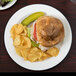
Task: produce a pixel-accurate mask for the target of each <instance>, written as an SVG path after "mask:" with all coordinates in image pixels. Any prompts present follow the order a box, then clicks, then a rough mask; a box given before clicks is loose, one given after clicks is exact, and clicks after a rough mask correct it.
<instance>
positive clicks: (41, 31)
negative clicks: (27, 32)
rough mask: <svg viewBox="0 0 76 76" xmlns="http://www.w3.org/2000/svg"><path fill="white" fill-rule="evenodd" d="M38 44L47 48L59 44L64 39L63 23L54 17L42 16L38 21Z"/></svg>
mask: <svg viewBox="0 0 76 76" xmlns="http://www.w3.org/2000/svg"><path fill="white" fill-rule="evenodd" d="M36 30H37V38H38V42H39V43H40V44H41V45H43V46H46V47H50V46H54V45H56V44H58V43H59V42H60V41H61V40H63V38H64V27H63V24H62V22H61V21H60V20H59V19H57V18H54V17H49V16H41V17H39V18H38V19H37V21H36Z"/></svg>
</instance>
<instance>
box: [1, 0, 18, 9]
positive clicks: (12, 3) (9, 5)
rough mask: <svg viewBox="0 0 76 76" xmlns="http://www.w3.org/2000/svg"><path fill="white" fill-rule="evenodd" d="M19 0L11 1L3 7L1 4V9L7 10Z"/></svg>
mask: <svg viewBox="0 0 76 76" xmlns="http://www.w3.org/2000/svg"><path fill="white" fill-rule="evenodd" d="M16 1H17V0H13V1H12V2H9V3H8V4H7V5H6V6H4V7H2V6H0V10H5V9H8V8H10V7H11V6H13V5H14V4H15V3H16Z"/></svg>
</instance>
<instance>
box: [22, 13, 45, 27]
mask: <svg viewBox="0 0 76 76" xmlns="http://www.w3.org/2000/svg"><path fill="white" fill-rule="evenodd" d="M43 15H44V12H35V13H33V14H31V15H29V16H28V17H27V18H25V19H24V20H23V21H22V22H21V24H23V25H24V26H28V25H29V24H30V23H31V22H33V21H34V20H36V19H37V18H39V17H40V16H43Z"/></svg>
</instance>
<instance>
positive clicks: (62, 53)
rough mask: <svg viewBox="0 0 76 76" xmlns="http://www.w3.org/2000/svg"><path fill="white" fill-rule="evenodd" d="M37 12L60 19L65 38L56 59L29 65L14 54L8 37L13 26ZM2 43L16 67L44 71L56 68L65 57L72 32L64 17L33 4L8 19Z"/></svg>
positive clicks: (57, 12)
mask: <svg viewBox="0 0 76 76" xmlns="http://www.w3.org/2000/svg"><path fill="white" fill-rule="evenodd" d="M37 11H42V12H45V13H46V15H49V16H54V17H56V18H58V19H60V20H61V21H62V23H63V25H64V30H65V38H64V41H63V43H62V45H60V52H59V55H58V56H57V57H52V58H49V59H46V60H44V61H41V62H33V63H31V62H29V61H24V59H23V58H22V57H20V56H18V55H17V54H16V52H15V49H14V46H13V41H12V39H11V37H10V29H11V27H12V26H13V25H14V24H17V23H20V22H21V21H22V20H23V19H24V18H25V17H27V16H28V15H30V14H32V13H34V12H37ZM4 42H5V46H6V49H7V52H8V54H9V55H10V57H11V58H12V59H13V60H14V61H15V62H16V63H17V64H18V65H20V66H22V67H24V68H26V69H30V70H37V71H38V70H39V71H40V70H46V69H49V68H52V67H54V66H56V65H57V64H59V63H60V62H61V61H62V60H63V59H64V58H65V57H66V55H67V54H68V52H69V50H70V47H71V43H72V32H71V28H70V24H69V22H68V21H67V19H66V18H65V16H64V15H63V14H62V13H61V12H59V11H58V10H57V9H55V8H53V7H51V6H48V5H44V4H33V5H29V6H26V7H24V8H22V9H20V10H19V11H17V12H16V13H15V14H14V15H13V16H12V17H11V18H10V20H9V21H8V23H7V26H6V29H5V33H4Z"/></svg>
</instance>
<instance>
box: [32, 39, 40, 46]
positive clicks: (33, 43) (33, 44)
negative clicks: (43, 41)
mask: <svg viewBox="0 0 76 76" xmlns="http://www.w3.org/2000/svg"><path fill="white" fill-rule="evenodd" d="M31 43H32V46H34V47H39V43H36V42H34V41H32V40H31Z"/></svg>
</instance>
